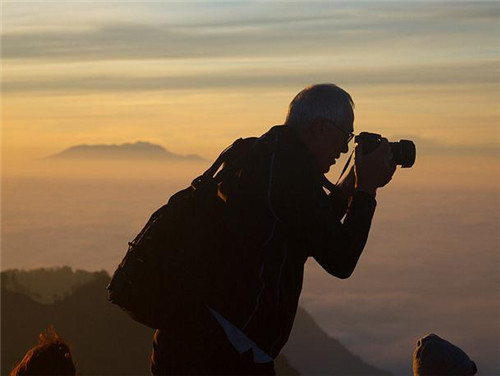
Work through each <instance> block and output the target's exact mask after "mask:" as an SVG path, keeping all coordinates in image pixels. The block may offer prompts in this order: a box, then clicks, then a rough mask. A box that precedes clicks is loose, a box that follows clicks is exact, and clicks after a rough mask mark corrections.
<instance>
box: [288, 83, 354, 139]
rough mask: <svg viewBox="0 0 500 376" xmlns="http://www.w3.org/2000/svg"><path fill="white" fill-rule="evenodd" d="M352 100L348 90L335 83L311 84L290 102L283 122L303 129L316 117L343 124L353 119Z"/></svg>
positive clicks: (299, 129) (300, 129)
mask: <svg viewBox="0 0 500 376" xmlns="http://www.w3.org/2000/svg"><path fill="white" fill-rule="evenodd" d="M353 109H354V101H353V100H352V98H351V96H350V95H349V93H348V92H346V91H345V90H344V89H342V88H340V87H338V86H337V85H335V84H317V85H312V86H309V87H307V88H305V89H304V90H302V91H301V92H300V93H298V94H297V95H296V96H295V98H293V100H292V101H291V102H290V105H289V106H288V114H287V116H286V120H285V124H286V125H288V126H291V127H293V128H295V129H297V130H298V131H300V132H301V131H303V130H304V129H305V128H307V127H308V126H309V124H311V123H312V122H313V121H314V120H316V119H326V120H329V121H331V122H333V123H336V124H343V123H344V122H345V121H347V120H351V119H353Z"/></svg>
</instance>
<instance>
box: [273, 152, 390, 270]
mask: <svg viewBox="0 0 500 376" xmlns="http://www.w3.org/2000/svg"><path fill="white" fill-rule="evenodd" d="M387 146H388V145H387ZM384 148H385V146H384ZM377 150H378V149H377ZM381 150H382V151H379V152H377V153H375V152H374V153H373V156H365V157H364V159H363V158H362V157H360V158H358V165H361V168H360V169H358V170H359V171H356V172H357V176H356V178H357V182H358V181H361V182H362V183H363V184H364V185H363V186H361V187H360V186H358V187H357V188H356V189H355V190H354V192H353V194H352V196H351V204H350V207H349V209H348V212H347V215H346V217H345V219H344V221H343V222H341V218H342V216H343V214H344V213H345V212H344V211H342V210H339V206H342V205H341V202H345V200H346V198H345V197H343V194H342V192H341V189H339V190H338V191H337V192H333V193H332V194H331V195H330V196H327V195H326V194H325V193H324V191H323V189H322V188H321V184H320V183H319V182H318V181H317V180H316V181H311V180H314V179H312V176H313V175H312V174H310V171H309V170H310V169H308V168H307V166H304V165H301V164H300V162H299V161H294V160H293V156H290V155H279V154H278V155H277V156H276V158H275V168H274V178H273V179H272V193H273V194H272V203H273V204H272V205H273V206H274V207H275V212H276V213H277V215H278V217H280V220H281V221H282V222H283V223H284V224H285V226H286V228H287V231H288V233H289V236H292V237H293V238H294V240H295V241H298V242H300V243H301V245H302V246H304V247H307V248H308V249H309V254H310V255H311V256H313V257H314V258H315V259H316V260H317V261H318V263H319V264H320V265H321V266H322V267H323V268H324V269H325V270H326V271H327V272H328V273H330V274H332V275H334V276H336V277H338V278H348V277H349V276H350V275H351V274H352V272H353V271H354V269H355V267H356V264H357V262H358V260H359V257H360V255H361V253H362V251H363V249H364V246H365V244H366V241H367V239H368V233H369V230H370V226H371V221H372V218H373V214H374V212H375V207H376V201H375V199H374V194H375V192H376V188H377V187H379V186H383V185H385V184H387V182H388V180H390V176H392V174H393V173H394V171H393V170H392V172H389V173H387V174H385V175H386V177H385V180H387V179H388V180H387V181H385V180H384V179H381V178H380V176H382V175H383V174H381V173H376V174H373V173H371V172H368V173H365V171H369V169H370V168H375V167H377V166H378V165H380V164H381V163H385V162H384V161H385V159H386V158H387V156H386V154H387V151H386V150H385V151H384V149H381ZM360 160H361V163H359V161H360ZM290 164H292V165H293V168H290ZM308 172H309V173H308ZM370 174H371V175H370ZM360 175H361V176H360ZM372 175H375V177H372ZM389 175H390V176H389ZM360 177H361V179H359V178H360ZM357 182H356V183H357Z"/></svg>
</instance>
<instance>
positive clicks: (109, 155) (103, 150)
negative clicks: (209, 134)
mask: <svg viewBox="0 0 500 376" xmlns="http://www.w3.org/2000/svg"><path fill="white" fill-rule="evenodd" d="M49 158H51V159H121V160H123V159H130V160H137V159H139V160H144V159H146V160H165V161H203V160H204V159H203V158H202V157H200V156H199V155H196V154H188V155H180V154H175V153H172V152H170V151H168V150H166V149H165V148H164V147H162V146H160V145H157V144H152V143H150V142H145V141H138V142H135V143H133V144H130V143H126V144H120V145H113V144H110V145H107V144H97V145H77V146H72V147H70V148H68V149H65V150H63V151H62V152H60V153H57V154H54V155H52V156H50V157H49Z"/></svg>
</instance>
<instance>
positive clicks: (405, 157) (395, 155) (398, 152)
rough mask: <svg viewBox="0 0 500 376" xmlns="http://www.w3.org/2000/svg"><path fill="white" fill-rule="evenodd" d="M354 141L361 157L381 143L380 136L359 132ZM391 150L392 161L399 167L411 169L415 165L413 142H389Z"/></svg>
mask: <svg viewBox="0 0 500 376" xmlns="http://www.w3.org/2000/svg"><path fill="white" fill-rule="evenodd" d="M354 141H355V142H356V143H357V144H358V145H360V146H361V150H362V152H363V155H366V154H370V153H371V152H372V151H374V150H375V149H376V148H377V147H378V146H379V144H380V142H381V141H382V136H381V135H379V134H376V133H369V132H361V133H360V134H359V135H357V136H356V137H355V139H354ZM389 145H390V146H391V150H392V161H393V162H394V163H395V164H396V165H400V166H401V167H406V168H408V167H411V166H413V164H414V163H415V157H416V148H415V144H414V143H413V141H410V140H400V141H397V142H389Z"/></svg>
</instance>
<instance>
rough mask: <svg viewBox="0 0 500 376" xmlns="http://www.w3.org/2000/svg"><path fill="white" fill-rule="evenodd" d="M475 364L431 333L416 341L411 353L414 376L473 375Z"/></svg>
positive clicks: (459, 350) (455, 347) (458, 350)
mask: <svg viewBox="0 0 500 376" xmlns="http://www.w3.org/2000/svg"><path fill="white" fill-rule="evenodd" d="M476 372H477V367H476V364H475V363H474V362H473V361H472V360H471V359H470V358H469V356H468V355H467V354H466V353H465V352H464V351H463V350H462V349H460V348H458V347H457V346H455V345H454V344H452V343H450V342H448V341H446V340H444V339H442V338H441V337H439V336H437V335H435V334H433V333H431V334H428V335H426V336H425V337H422V338H420V339H419V340H418V341H417V345H416V348H415V351H414V353H413V375H414V376H431V375H432V376H438V375H454V376H462V375H475V374H476Z"/></svg>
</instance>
